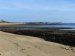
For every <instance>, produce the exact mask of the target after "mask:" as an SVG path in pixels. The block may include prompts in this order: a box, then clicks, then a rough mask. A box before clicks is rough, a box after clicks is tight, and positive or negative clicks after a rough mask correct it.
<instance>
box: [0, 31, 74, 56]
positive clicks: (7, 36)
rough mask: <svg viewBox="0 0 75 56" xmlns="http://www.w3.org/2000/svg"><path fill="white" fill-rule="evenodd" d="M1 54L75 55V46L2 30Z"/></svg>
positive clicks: (5, 55) (13, 55) (6, 55)
mask: <svg viewBox="0 0 75 56" xmlns="http://www.w3.org/2000/svg"><path fill="white" fill-rule="evenodd" d="M0 56H75V47H70V46H65V45H61V44H57V43H53V42H47V41H44V40H43V39H40V38H37V37H30V36H24V35H23V36H22V35H16V34H11V33H5V32H0Z"/></svg>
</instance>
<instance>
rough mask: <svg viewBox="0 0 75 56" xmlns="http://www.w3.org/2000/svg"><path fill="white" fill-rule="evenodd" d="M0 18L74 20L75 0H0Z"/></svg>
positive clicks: (34, 20)
mask: <svg viewBox="0 0 75 56" xmlns="http://www.w3.org/2000/svg"><path fill="white" fill-rule="evenodd" d="M0 19H4V20H7V21H15V22H16V21H17V22H20V21H21V22H25V21H26V22H29V21H30V22H32V21H33V22H75V0H0Z"/></svg>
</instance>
